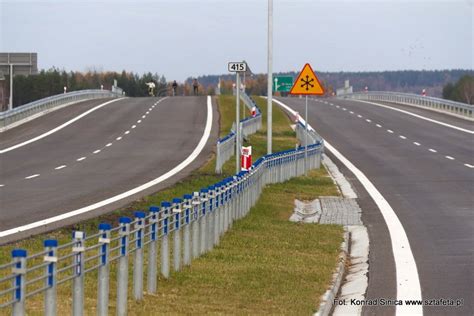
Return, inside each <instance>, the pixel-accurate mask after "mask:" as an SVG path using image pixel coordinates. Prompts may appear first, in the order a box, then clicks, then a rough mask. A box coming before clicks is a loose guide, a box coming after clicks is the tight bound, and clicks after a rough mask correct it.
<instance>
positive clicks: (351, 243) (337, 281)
mask: <svg viewBox="0 0 474 316" xmlns="http://www.w3.org/2000/svg"><path fill="white" fill-rule="evenodd" d="M322 162H323V164H324V165H325V167H326V169H327V170H328V172H329V174H330V175H331V177H332V178H333V180H334V182H335V183H336V184H337V186H338V188H339V190H340V191H341V193H342V195H343V197H321V198H320V199H316V200H314V201H311V202H307V203H305V202H301V201H298V200H295V210H294V213H293V215H292V216H291V217H290V221H294V222H304V223H319V224H339V225H344V231H345V232H344V241H343V243H342V245H341V254H340V257H339V262H338V264H337V267H336V272H335V273H334V274H333V279H332V284H331V286H330V288H329V289H328V290H327V291H326V292H325V293H324V295H323V296H322V297H321V304H320V305H319V307H318V311H317V312H316V313H315V314H314V315H315V316H316V315H317V316H323V315H330V314H331V313H332V315H349V314H350V315H360V314H361V312H362V307H361V306H357V305H351V304H350V301H351V300H352V299H357V300H362V299H364V298H365V293H366V290H367V285H368V277H367V274H368V268H369V264H368V260H369V237H368V234H367V229H366V227H365V226H364V225H363V223H362V220H361V213H362V210H361V209H360V207H359V205H358V204H357V201H356V198H357V194H356V193H355V192H354V191H353V190H352V187H351V185H350V184H349V182H348V181H347V180H346V179H345V178H344V176H343V175H342V173H341V172H340V171H339V169H338V168H337V166H336V165H335V164H334V163H333V162H332V161H331V160H330V159H329V158H328V157H327V156H326V155H323V160H322ZM341 284H342V287H341ZM335 302H337V303H338V304H334V303H335Z"/></svg>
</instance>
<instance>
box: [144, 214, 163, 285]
mask: <svg viewBox="0 0 474 316" xmlns="http://www.w3.org/2000/svg"><path fill="white" fill-rule="evenodd" d="M159 212H160V208H159V207H157V206H151V207H150V243H149V245H148V273H147V278H148V279H147V290H148V293H156V278H157V260H156V256H157V249H156V248H157V244H156V240H157V239H158V215H159Z"/></svg>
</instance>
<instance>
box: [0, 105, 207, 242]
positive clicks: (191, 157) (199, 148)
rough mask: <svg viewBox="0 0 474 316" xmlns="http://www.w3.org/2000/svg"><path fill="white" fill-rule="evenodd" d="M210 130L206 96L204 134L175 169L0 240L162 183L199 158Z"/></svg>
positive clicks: (11, 231)
mask: <svg viewBox="0 0 474 316" xmlns="http://www.w3.org/2000/svg"><path fill="white" fill-rule="evenodd" d="M211 128H212V101H211V97H210V96H208V97H207V119H206V126H205V128H204V133H203V134H202V137H201V139H200V141H199V143H198V145H197V146H196V148H194V151H193V152H192V153H191V154H190V155H189V156H188V157H187V158H186V159H185V160H183V161H182V162H181V163H180V164H179V165H177V166H176V167H174V168H173V169H171V170H170V171H168V172H166V173H165V174H163V175H161V176H160V177H158V178H156V179H154V180H151V181H149V182H147V183H145V184H142V185H140V186H138V187H136V188H133V189H131V190H128V191H126V192H123V193H121V194H119V195H116V196H113V197H110V198H108V199H106V200H103V201H100V202H97V203H94V204H91V205H89V206H86V207H83V208H80V209H77V210H74V211H70V212H67V213H64V214H61V215H57V216H54V217H50V218H47V219H44V220H41V221H37V222H34V223H31V224H27V225H23V226H20V227H16V228H12V229H8V230H5V231H2V232H0V238H1V237H6V236H9V235H13V234H16V233H19V232H24V231H27V230H30V229H33V228H37V227H41V226H45V225H49V224H51V223H54V222H58V221H61V220H64V219H67V218H71V217H73V216H77V215H80V214H83V213H87V212H90V211H92V210H95V209H98V208H100V207H103V206H105V205H108V204H110V203H114V202H116V201H119V200H121V199H124V198H126V197H129V196H131V195H134V194H136V193H139V192H141V191H143V190H146V189H148V188H150V187H152V186H154V185H157V184H158V183H160V182H163V181H164V180H166V179H168V178H170V177H172V176H173V175H175V174H177V173H178V172H180V171H181V170H183V169H184V168H186V167H187V166H188V165H189V164H190V163H192V162H193V161H194V160H195V159H196V158H197V157H198V156H199V154H200V153H201V152H202V150H203V149H204V146H205V145H206V143H207V141H208V139H209V136H210V135H211Z"/></svg>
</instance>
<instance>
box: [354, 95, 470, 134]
mask: <svg viewBox="0 0 474 316" xmlns="http://www.w3.org/2000/svg"><path fill="white" fill-rule="evenodd" d="M351 101H358V102H363V103H368V104H372V105H375V106H380V107H383V108H386V109H390V110H393V111H397V112H401V113H405V114H408V115H411V116H414V117H417V118H419V119H422V120H425V121H429V122H432V123H435V124H439V125H442V126H445V127H449V128H452V129H456V130H458V131H461V132H465V133H469V134H474V131H472V130H469V129H465V128H462V127H458V126H454V125H451V124H448V123H444V122H440V121H437V120H434V119H430V118H428V117H425V116H422V115H418V114H415V113H411V112H408V111H405V110H401V109H397V108H393V107H391V106H388V105H383V104H380V103H375V102H369V101H362V100H352V99H351Z"/></svg>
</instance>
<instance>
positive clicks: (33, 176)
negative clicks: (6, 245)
mask: <svg viewBox="0 0 474 316" xmlns="http://www.w3.org/2000/svg"><path fill="white" fill-rule="evenodd" d="M39 176H40V175H39V173H37V174H32V175H31V176H28V177H25V179H27V180H29V179H33V178H36V177H39ZM0 237H1V236H0Z"/></svg>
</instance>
